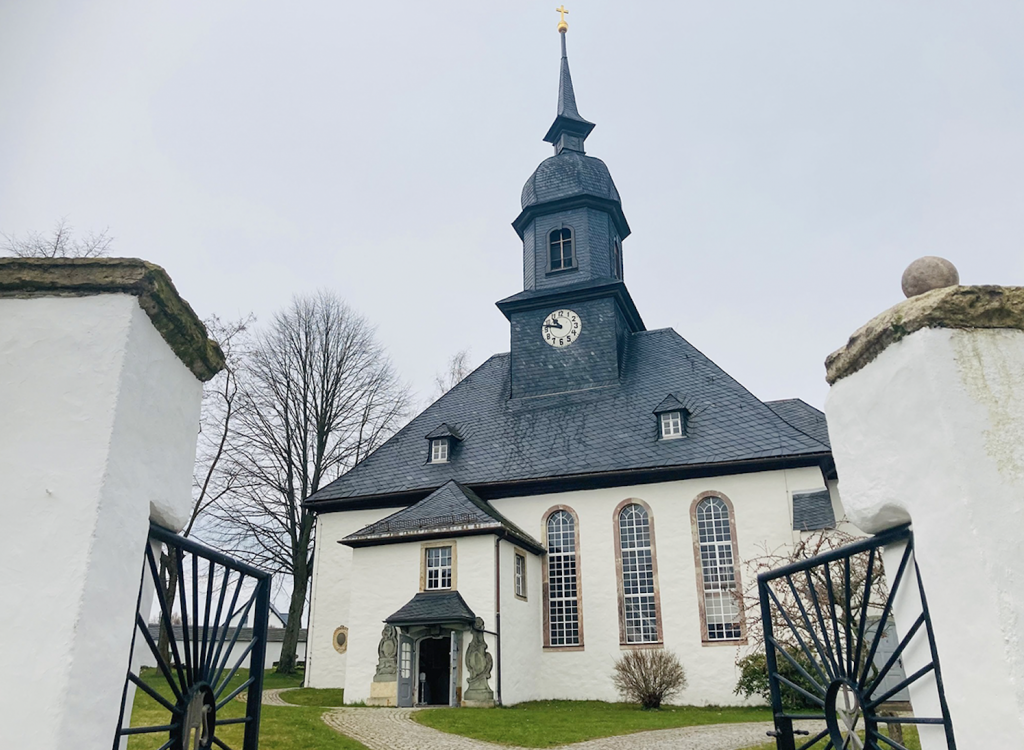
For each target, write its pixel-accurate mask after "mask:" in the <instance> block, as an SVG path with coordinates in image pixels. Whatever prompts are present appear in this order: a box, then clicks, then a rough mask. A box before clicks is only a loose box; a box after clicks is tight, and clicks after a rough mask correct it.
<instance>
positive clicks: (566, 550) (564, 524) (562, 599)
mask: <svg viewBox="0 0 1024 750" xmlns="http://www.w3.org/2000/svg"><path fill="white" fill-rule="evenodd" d="M544 527H545V531H546V534H545V538H546V542H547V548H548V554H547V555H546V557H545V566H546V568H547V570H546V581H545V583H546V593H547V597H546V598H547V601H546V602H545V603H544V606H545V607H546V614H547V617H546V618H545V619H546V624H547V632H545V634H544V646H545V647H546V648H578V647H582V645H583V618H582V611H581V610H582V603H581V601H580V599H581V597H580V593H581V586H580V566H579V543H578V541H579V521H578V519H577V518H576V514H575V513H574V512H572V511H570V510H569V509H567V508H558V509H556V510H554V511H552V512H551V513H550V514H549V515H548V517H547V518H546V519H545V521H544Z"/></svg>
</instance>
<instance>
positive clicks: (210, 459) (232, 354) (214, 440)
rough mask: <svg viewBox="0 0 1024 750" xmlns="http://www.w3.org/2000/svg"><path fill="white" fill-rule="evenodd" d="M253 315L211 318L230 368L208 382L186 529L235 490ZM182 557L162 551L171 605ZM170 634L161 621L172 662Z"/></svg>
mask: <svg viewBox="0 0 1024 750" xmlns="http://www.w3.org/2000/svg"><path fill="white" fill-rule="evenodd" d="M252 320H253V318H252V316H251V315H248V316H246V317H244V318H241V319H240V320H234V321H228V322H224V321H222V320H221V319H220V318H218V317H216V316H213V317H211V318H209V319H208V320H206V321H205V323H206V329H207V331H208V332H209V334H210V336H211V337H212V338H213V339H215V340H216V341H217V342H218V343H219V344H220V347H221V350H222V351H223V352H224V362H225V366H224V369H223V370H221V371H220V372H219V373H217V375H216V376H214V377H213V378H212V379H211V380H209V381H208V382H207V383H206V384H205V385H204V386H203V406H202V412H201V416H200V420H199V439H198V441H197V444H196V462H195V467H194V469H193V472H192V513H191V514H190V515H189V519H188V523H187V524H185V528H183V529H182V530H181V532H180V534H181V536H184V537H187V536H189V535H191V534H192V532H193V530H194V529H195V526H196V521H198V520H199V519H200V517H201V516H203V514H204V513H206V512H207V511H208V510H209V509H210V508H211V507H213V506H214V505H216V504H217V503H219V502H221V501H222V500H223V499H224V498H225V497H226V496H228V495H229V494H230V493H231V491H232V490H233V489H234V487H235V485H236V484H237V481H238V475H237V472H235V471H233V468H234V467H232V466H231V464H230V463H229V462H227V461H224V457H225V454H226V452H227V447H228V443H227V441H228V436H229V435H230V434H231V429H232V427H233V426H234V418H235V412H236V405H237V400H238V372H237V369H236V360H237V356H238V355H237V349H238V346H239V344H240V343H241V340H242V337H243V336H244V335H245V332H246V330H247V329H248V328H249V326H250V325H252ZM180 572H181V571H179V570H178V561H177V558H176V557H175V556H174V555H172V554H168V551H167V550H166V549H165V550H164V551H163V552H162V553H161V555H160V571H159V573H160V583H161V587H162V588H163V590H164V597H165V599H166V601H167V602H168V606H169V607H172V608H173V606H174V602H175V599H176V598H177V594H178V576H179V575H180ZM170 638H171V634H170V633H167V632H166V630H165V628H164V626H163V620H162V619H161V621H160V640H159V649H160V655H161V656H162V657H163V658H164V661H165V662H167V663H168V664H170Z"/></svg>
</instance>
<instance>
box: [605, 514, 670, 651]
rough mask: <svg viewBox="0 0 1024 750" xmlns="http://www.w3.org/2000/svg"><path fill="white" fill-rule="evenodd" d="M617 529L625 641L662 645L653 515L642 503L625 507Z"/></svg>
mask: <svg viewBox="0 0 1024 750" xmlns="http://www.w3.org/2000/svg"><path fill="white" fill-rule="evenodd" d="M616 516H617V523H616V526H617V527H618V528H617V530H618V535H619V538H618V547H619V560H620V563H619V568H620V574H621V577H620V579H619V591H620V592H621V596H622V636H623V640H622V642H623V643H624V644H629V645H632V644H636V643H660V642H661V636H660V634H661V627H660V623H659V609H660V607H659V606H658V604H659V603H658V584H657V571H656V569H655V563H654V543H653V532H652V530H651V519H650V513H649V512H648V510H647V508H645V507H644V506H643V505H641V504H640V503H636V502H632V503H629V504H627V505H625V506H623V507H622V508H621V509H620V510H619V512H618V513H617V514H616Z"/></svg>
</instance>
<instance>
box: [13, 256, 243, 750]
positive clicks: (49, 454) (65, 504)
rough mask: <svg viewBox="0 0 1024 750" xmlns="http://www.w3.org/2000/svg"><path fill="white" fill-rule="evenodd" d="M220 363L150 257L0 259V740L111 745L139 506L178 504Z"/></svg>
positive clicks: (42, 745)
mask: <svg viewBox="0 0 1024 750" xmlns="http://www.w3.org/2000/svg"><path fill="white" fill-rule="evenodd" d="M223 364H224V363H223V356H222V355H221V352H220V349H219V347H218V346H217V345H216V343H214V342H212V341H210V340H209V338H208V337H207V335H206V330H205V328H204V327H203V325H202V323H201V322H200V321H199V319H198V318H197V317H196V315H195V313H194V312H193V311H192V309H191V308H190V307H189V306H188V304H187V303H186V302H185V301H184V300H182V299H181V297H180V296H178V293H177V292H176V291H175V289H174V286H173V285H172V284H171V281H170V279H169V278H168V277H167V274H166V273H165V272H164V271H163V269H161V268H159V267H158V266H154V265H152V264H149V263H145V262H143V261H140V260H135V259H113V258H111V259H106V258H104V259H89V260H39V259H18V258H3V259H0V477H2V481H3V491H2V493H0V504H2V505H0V507H2V522H0V673H2V674H4V675H5V676H6V679H5V680H4V681H3V687H2V688H0V727H3V729H2V730H0V733H2V735H3V745H4V746H5V747H8V746H9V747H31V748H38V749H39V750H58V749H60V750H63V749H64V748H71V747H74V748H85V749H87V750H92V749H93V748H96V749H97V750H100V749H102V750H109V748H111V746H112V744H113V741H114V733H115V731H116V723H117V716H118V711H119V708H120V702H121V691H122V686H123V684H124V680H125V671H126V669H127V666H128V654H129V646H130V644H131V638H132V633H133V630H134V620H135V610H136V601H137V597H138V592H139V582H140V580H141V578H140V576H141V573H142V564H143V554H144V549H145V546H146V544H147V535H148V530H149V522H150V519H153V520H155V521H157V522H158V523H160V524H162V525H164V526H168V527H170V528H172V529H174V530H178V529H180V528H181V526H182V525H183V524H184V522H185V520H187V518H188V513H189V511H190V508H191V479H192V465H193V461H194V458H195V447H196V435H197V432H198V428H199V409H200V404H201V398H202V381H203V380H208V379H209V378H211V377H213V375H214V374H216V372H217V371H218V370H220V369H221V368H222V367H223ZM144 611H148V603H145V602H144ZM141 645H142V646H143V647H144V644H141Z"/></svg>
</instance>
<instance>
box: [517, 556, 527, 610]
mask: <svg viewBox="0 0 1024 750" xmlns="http://www.w3.org/2000/svg"><path fill="white" fill-rule="evenodd" d="M514 575H515V592H516V596H518V597H519V598H520V599H525V598H526V555H521V554H519V553H518V552H516V554H515V566H514Z"/></svg>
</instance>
